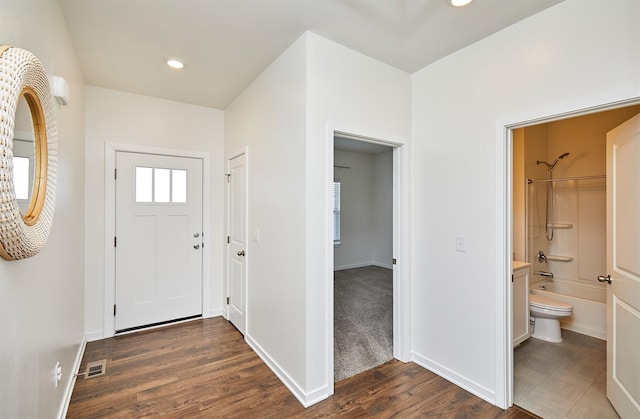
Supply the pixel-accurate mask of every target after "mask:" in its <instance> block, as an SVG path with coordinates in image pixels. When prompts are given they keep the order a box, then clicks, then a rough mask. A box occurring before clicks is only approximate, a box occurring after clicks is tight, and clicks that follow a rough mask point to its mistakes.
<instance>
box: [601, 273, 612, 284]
mask: <svg viewBox="0 0 640 419" xmlns="http://www.w3.org/2000/svg"><path fill="white" fill-rule="evenodd" d="M598 282H606V283H608V284H610V283H611V275H607V276H604V275H599V276H598Z"/></svg>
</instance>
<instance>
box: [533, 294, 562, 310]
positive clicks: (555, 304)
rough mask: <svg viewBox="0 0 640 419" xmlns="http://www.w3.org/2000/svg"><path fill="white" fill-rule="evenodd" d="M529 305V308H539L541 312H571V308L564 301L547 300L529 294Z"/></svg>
mask: <svg viewBox="0 0 640 419" xmlns="http://www.w3.org/2000/svg"><path fill="white" fill-rule="evenodd" d="M529 305H530V306H531V307H536V308H540V309H543V310H551V311H557V312H560V313H570V312H572V311H573V306H572V305H571V304H569V303H565V302H564V301H558V300H553V299H551V298H547V297H545V296H544V295H538V294H529Z"/></svg>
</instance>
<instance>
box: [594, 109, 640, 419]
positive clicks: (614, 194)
mask: <svg viewBox="0 0 640 419" xmlns="http://www.w3.org/2000/svg"><path fill="white" fill-rule="evenodd" d="M607 271H608V274H609V275H610V278H608V279H609V281H610V285H609V286H607V397H608V398H609V400H610V401H611V404H613V406H614V407H615V409H616V410H617V411H618V414H619V415H620V416H621V417H622V418H623V419H625V418H640V356H638V350H639V348H640V115H636V116H635V117H633V118H631V119H630V120H629V121H627V122H625V123H624V124H622V125H620V126H618V127H616V128H615V129H613V130H612V131H610V132H609V133H608V134H607ZM599 279H601V280H602V279H605V278H599Z"/></svg>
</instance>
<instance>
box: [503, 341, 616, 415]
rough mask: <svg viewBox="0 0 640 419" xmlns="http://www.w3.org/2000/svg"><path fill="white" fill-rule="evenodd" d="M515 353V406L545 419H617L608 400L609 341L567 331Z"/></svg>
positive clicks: (520, 348)
mask: <svg viewBox="0 0 640 419" xmlns="http://www.w3.org/2000/svg"><path fill="white" fill-rule="evenodd" d="M562 337H563V339H564V341H563V342H562V343H549V342H543V341H541V340H538V339H533V338H530V339H527V340H526V341H525V342H523V343H522V344H521V345H520V346H519V347H517V348H516V349H515V351H514V377H513V379H514V403H515V404H516V405H518V406H520V407H522V408H524V409H527V410H529V411H530V412H532V413H535V414H537V415H539V416H542V417H543V418H545V419H555V418H558V419H559V418H571V419H574V418H585V419H590V418H598V419H600V418H602V419H605V418H614V419H615V418H618V417H619V416H618V414H617V413H616V411H615V410H614V409H613V407H612V406H611V404H610V403H609V401H608V400H607V396H606V371H605V370H606V366H607V342H606V341H604V340H601V339H596V338H592V337H590V336H586V335H582V334H580V333H576V332H572V331H570V330H562Z"/></svg>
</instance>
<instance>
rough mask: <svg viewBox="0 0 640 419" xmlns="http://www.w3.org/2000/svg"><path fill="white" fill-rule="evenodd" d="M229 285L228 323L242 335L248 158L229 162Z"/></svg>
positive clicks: (245, 280) (245, 263)
mask: <svg viewBox="0 0 640 419" xmlns="http://www.w3.org/2000/svg"><path fill="white" fill-rule="evenodd" d="M227 164H228V172H227V173H228V176H227V179H228V198H227V199H228V201H227V202H228V214H227V216H228V220H227V224H228V226H227V231H228V233H227V246H228V252H227V269H228V270H227V284H228V287H227V289H228V299H227V307H228V316H229V321H230V322H231V323H233V325H234V326H235V327H236V328H237V329H238V330H239V331H240V332H241V333H242V334H244V332H245V321H246V289H247V288H246V286H247V256H246V251H247V249H246V235H247V170H246V156H245V154H240V155H238V156H236V157H233V158H231V159H229V161H228V163H227ZM255 239H256V240H257V238H255Z"/></svg>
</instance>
